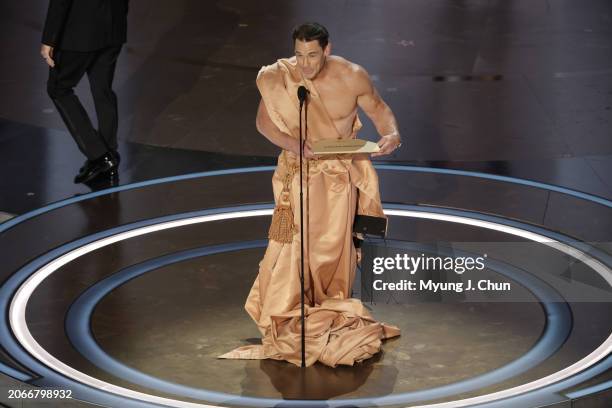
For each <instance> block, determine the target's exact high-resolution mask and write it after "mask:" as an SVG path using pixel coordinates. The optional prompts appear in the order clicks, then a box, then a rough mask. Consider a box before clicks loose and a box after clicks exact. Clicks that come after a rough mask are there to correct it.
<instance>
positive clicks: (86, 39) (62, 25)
mask: <svg viewBox="0 0 612 408" xmlns="http://www.w3.org/2000/svg"><path fill="white" fill-rule="evenodd" d="M127 12H128V0H50V1H49V10H48V11H47V18H46V21H45V28H44V30H43V36H42V43H43V44H47V45H51V46H53V47H55V48H58V49H61V50H71V51H95V50H99V49H101V48H105V47H108V46H111V45H120V44H123V43H125V41H126V35H127Z"/></svg>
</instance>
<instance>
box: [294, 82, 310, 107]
mask: <svg viewBox="0 0 612 408" xmlns="http://www.w3.org/2000/svg"><path fill="white" fill-rule="evenodd" d="M309 93H310V91H309V90H308V89H306V87H305V86H304V85H300V87H299V88H298V90H297V96H298V99H299V100H300V104H302V103H304V101H305V100H306V98H307V97H308V94H309Z"/></svg>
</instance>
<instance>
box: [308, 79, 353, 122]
mask: <svg viewBox="0 0 612 408" xmlns="http://www.w3.org/2000/svg"><path fill="white" fill-rule="evenodd" d="M316 87H317V92H318V93H319V97H320V98H321V102H322V103H323V105H324V106H325V109H326V110H327V113H328V114H329V116H330V117H331V119H332V120H334V121H341V120H344V119H350V118H352V117H353V116H354V114H355V111H356V108H357V96H356V95H354V94H353V92H352V90H351V89H349V88H348V87H347V86H346V85H344V84H338V83H336V84H333V83H319V84H316Z"/></svg>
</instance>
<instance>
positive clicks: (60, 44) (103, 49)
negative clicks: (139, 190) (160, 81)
mask: <svg viewBox="0 0 612 408" xmlns="http://www.w3.org/2000/svg"><path fill="white" fill-rule="evenodd" d="M127 13H128V0H87V1H82V0H50V2H49V9H48V12H47V17H46V21H45V26H44V30H43V35H42V46H41V55H42V57H43V58H44V59H45V61H46V62H47V64H48V65H49V67H50V68H49V79H48V81H47V92H48V94H49V96H50V97H51V99H52V100H53V103H54V104H55V106H56V108H57V110H58V112H59V113H60V115H61V116H62V119H63V120H64V123H65V124H66V127H67V128H68V130H69V131H70V134H71V135H72V137H73V138H74V140H75V142H76V143H77V145H78V147H79V149H80V150H81V152H82V153H83V154H84V155H85V156H86V157H87V160H86V161H85V164H84V165H83V167H81V169H80V170H79V173H78V174H77V176H76V177H75V179H74V182H75V183H87V182H89V181H92V180H94V179H97V178H100V177H110V178H114V177H116V176H117V169H118V166H119V160H120V156H119V153H118V151H117V126H118V112H117V96H116V95H115V93H114V92H113V90H112V82H113V77H114V73H115V66H116V63H117V58H118V57H119V53H120V52H121V47H122V46H123V44H124V43H125V42H126V36H127ZM85 73H87V77H88V79H89V84H90V87H91V93H92V95H93V100H94V104H95V108H96V115H97V117H98V130H96V129H95V128H94V127H93V125H92V123H91V120H90V118H89V116H88V115H87V112H86V111H85V109H84V108H83V105H81V102H80V101H79V99H78V97H77V96H76V95H75V94H74V87H75V86H77V84H78V83H79V81H80V80H81V79H82V78H83V76H84V75H85Z"/></svg>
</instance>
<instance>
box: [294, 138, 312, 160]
mask: <svg viewBox="0 0 612 408" xmlns="http://www.w3.org/2000/svg"><path fill="white" fill-rule="evenodd" d="M292 141H293V143H292V147H291V150H290V151H291V153H293V154H295V155H296V156H297V157H300V141H299V140H298V139H292ZM304 158H305V159H316V158H317V155H316V154H314V153H313V152H312V149H311V148H310V143H308V141H306V142H305V143H304Z"/></svg>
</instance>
